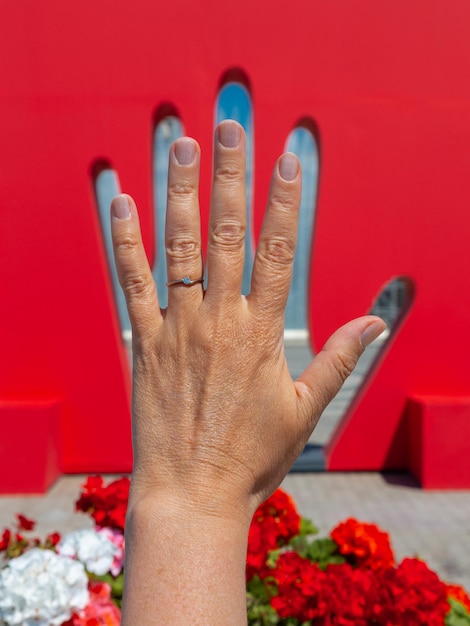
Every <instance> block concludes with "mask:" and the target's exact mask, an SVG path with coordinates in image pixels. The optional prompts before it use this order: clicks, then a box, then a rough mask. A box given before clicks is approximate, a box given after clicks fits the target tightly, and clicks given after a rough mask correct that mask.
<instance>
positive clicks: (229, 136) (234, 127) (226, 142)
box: [217, 120, 242, 148]
mask: <svg viewBox="0 0 470 626" xmlns="http://www.w3.org/2000/svg"><path fill="white" fill-rule="evenodd" d="M217 135H218V139H219V142H220V143H221V144H222V145H223V146H224V147H225V148H236V147H237V146H238V144H239V143H240V140H241V138H242V133H241V128H240V125H239V124H237V122H234V121H233V120H225V122H222V123H221V124H219V127H218V128H217Z"/></svg>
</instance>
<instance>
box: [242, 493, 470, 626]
mask: <svg viewBox="0 0 470 626" xmlns="http://www.w3.org/2000/svg"><path fill="white" fill-rule="evenodd" d="M279 502H282V503H283V506H279V504H278V503H279ZM270 515H272V516H273V517H274V518H275V520H279V521H278V522H277V524H278V525H279V526H280V527H281V528H284V526H283V525H282V522H281V521H280V520H281V519H282V518H284V519H286V520H296V519H297V522H296V525H297V534H295V528H294V524H292V525H287V524H286V527H287V528H289V531H290V532H288V531H287V530H286V531H285V533H282V534H279V535H276V533H275V532H274V531H272V538H271V539H270V541H269V542H265V543H262V542H260V540H259V534H260V533H261V534H262V529H263V527H266V528H271V526H273V527H274V528H276V526H275V525H274V524H275V520H271V521H269V520H266V517H267V516H270ZM296 516H297V512H296V511H295V506H294V503H293V502H292V500H291V499H290V498H289V497H288V496H287V494H282V492H280V491H279V490H278V491H277V492H276V493H275V494H274V495H273V496H272V497H271V498H270V499H268V500H267V501H266V502H265V503H264V504H263V505H262V507H260V509H258V511H257V513H256V514H255V516H254V518H253V522H252V528H251V529H250V541H252V542H253V543H252V544H251V545H249V547H248V555H249V557H250V553H252V560H251V562H250V559H249V561H248V565H254V564H256V568H255V567H247V575H248V576H247V579H248V583H247V601H248V617H249V624H250V626H274V625H275V624H280V625H282V626H444V625H445V626H464V624H467V625H470V610H469V609H470V597H469V596H468V595H467V593H466V592H465V590H464V589H462V588H461V587H458V586H455V585H446V584H445V583H443V582H442V581H441V580H440V579H439V577H438V576H437V575H436V574H435V573H434V572H433V571H431V570H430V569H429V568H428V566H427V565H426V563H424V562H423V561H421V560H419V559H416V558H413V559H410V558H407V559H404V560H403V561H402V562H401V563H400V564H398V565H396V563H395V557H394V554H393V550H392V547H391V544H390V537H389V535H388V534H387V533H385V532H384V531H382V530H381V529H380V528H378V527H377V526H376V525H375V524H368V523H363V522H359V521H357V520H355V519H352V518H350V519H347V520H345V521H344V522H342V523H340V524H338V525H337V526H336V527H335V528H334V529H333V530H332V531H331V533H330V537H327V538H322V539H312V538H311V537H309V533H311V532H312V527H311V526H309V524H308V523H307V522H306V521H305V520H303V519H298V516H297V517H296ZM253 525H258V526H259V528H258V530H256V529H254V528H253ZM313 530H315V529H313ZM266 547H267V551H265V548H266ZM257 549H259V553H258V555H257V561H255V558H254V554H255V552H256V550H257Z"/></svg>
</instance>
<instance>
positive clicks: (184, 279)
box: [166, 276, 204, 287]
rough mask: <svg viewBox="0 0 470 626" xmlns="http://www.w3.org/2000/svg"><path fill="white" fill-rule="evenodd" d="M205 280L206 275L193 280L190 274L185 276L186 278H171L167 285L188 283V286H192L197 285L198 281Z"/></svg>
mask: <svg viewBox="0 0 470 626" xmlns="http://www.w3.org/2000/svg"><path fill="white" fill-rule="evenodd" d="M203 282H204V276H203V277H202V278H196V279H195V280H191V278H190V277H189V276H185V277H184V278H178V280H170V281H169V282H167V284H166V286H167V287H173V285H186V287H191V285H197V284H198V283H203Z"/></svg>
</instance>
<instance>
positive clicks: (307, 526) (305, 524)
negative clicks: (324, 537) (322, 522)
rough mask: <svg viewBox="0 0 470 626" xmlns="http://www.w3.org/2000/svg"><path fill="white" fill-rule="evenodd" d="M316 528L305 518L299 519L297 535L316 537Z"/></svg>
mask: <svg viewBox="0 0 470 626" xmlns="http://www.w3.org/2000/svg"><path fill="white" fill-rule="evenodd" d="M317 533H318V528H317V527H316V526H315V525H314V524H313V523H312V522H311V521H310V520H309V519H307V518H306V517H301V518H300V530H299V535H316V534H317Z"/></svg>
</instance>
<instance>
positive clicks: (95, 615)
mask: <svg viewBox="0 0 470 626" xmlns="http://www.w3.org/2000/svg"><path fill="white" fill-rule="evenodd" d="M128 495H129V480H128V479H127V478H121V479H119V480H115V481H113V482H111V483H109V484H108V485H106V484H105V483H104V481H103V479H102V478H101V477H100V476H95V477H90V478H88V480H87V481H86V482H85V484H84V485H83V487H82V491H81V494H80V497H79V499H78V500H77V502H76V510H77V511H83V512H84V513H87V514H89V515H91V517H92V518H93V520H94V522H95V529H94V530H89V529H86V530H80V531H75V532H71V533H67V534H65V535H63V536H62V537H61V536H60V535H59V534H58V533H56V532H53V533H50V534H49V535H48V536H47V537H46V538H45V539H44V540H41V539H39V538H36V537H34V536H31V533H33V531H34V526H35V522H34V521H33V520H29V519H28V518H26V517H25V516H23V515H17V520H16V523H15V525H14V527H13V528H8V529H5V530H4V531H3V533H2V535H1V536H0V554H1V555H2V556H3V564H2V568H1V569H0V625H2V626H16V625H24V624H28V625H29V624H35V625H37V626H49V625H51V626H100V625H106V626H116V625H119V623H120V605H121V600H122V589H123V579H124V572H123V563H124V534H123V532H124V521H125V515H126V509H127V500H128ZM316 534H317V530H316V528H315V527H314V526H313V524H312V523H311V522H310V521H309V520H307V519H305V518H302V517H301V516H300V515H299V514H298V512H297V510H296V507H295V504H294V502H293V500H292V498H291V497H290V496H289V495H288V494H287V493H285V492H284V491H282V490H281V489H278V490H277V491H276V492H275V493H274V494H273V495H272V496H271V497H270V498H269V499H268V500H267V501H266V502H264V503H263V504H262V505H261V506H260V507H259V508H258V510H257V511H256V513H255V515H254V517H253V521H252V524H251V527H250V533H249V540H248V554H247V565H246V574H247V611H248V623H249V626H274V625H277V624H279V625H281V626H373V625H374V624H376V625H379V626H465V625H469V626H470V597H469V596H468V594H467V593H466V591H465V590H464V589H462V588H461V587H459V586H456V585H449V584H446V583H444V582H443V581H441V580H440V579H439V577H438V576H437V574H435V573H434V572H433V571H431V570H430V569H429V568H428V566H427V565H426V563H425V562H424V561H421V560H419V559H416V558H407V559H404V560H403V561H402V562H401V563H398V564H397V563H396V562H395V557H394V554H393V550H392V547H391V544H390V538H389V536H388V534H387V533H386V532H384V531H382V530H381V529H379V528H378V527H377V526H376V525H374V524H368V523H363V522H359V521H357V520H355V519H348V520H345V521H344V522H341V523H340V524H338V525H337V526H336V527H335V528H334V529H333V530H332V531H331V533H330V536H329V537H324V538H316V537H315V535H316Z"/></svg>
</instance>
